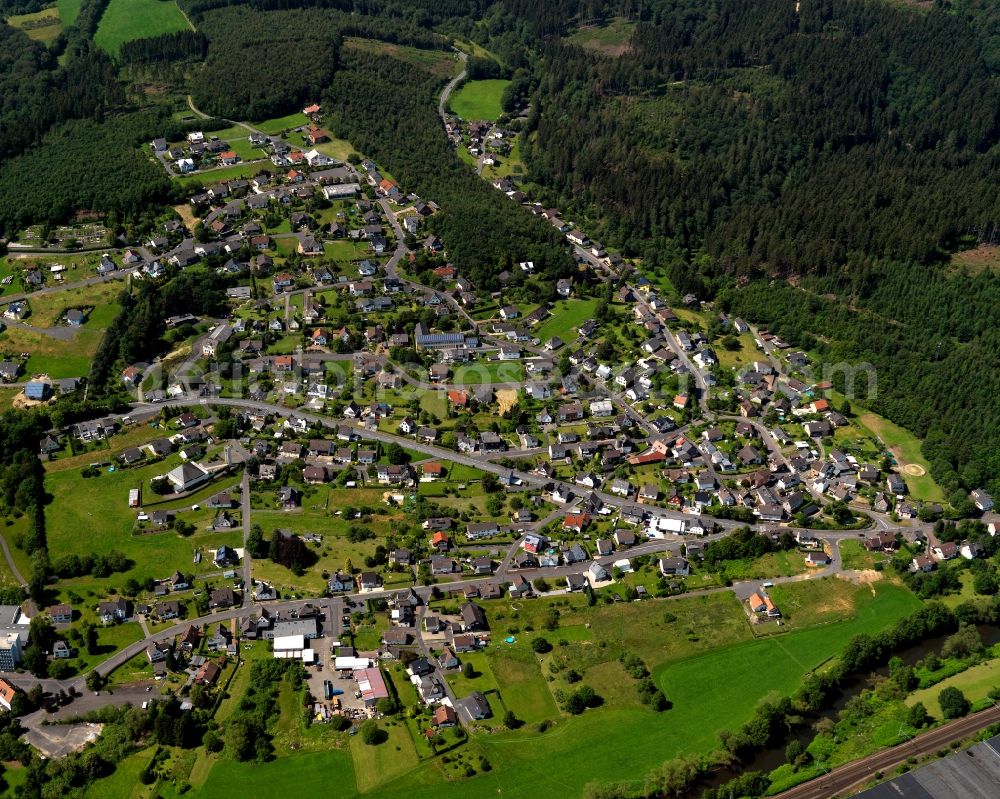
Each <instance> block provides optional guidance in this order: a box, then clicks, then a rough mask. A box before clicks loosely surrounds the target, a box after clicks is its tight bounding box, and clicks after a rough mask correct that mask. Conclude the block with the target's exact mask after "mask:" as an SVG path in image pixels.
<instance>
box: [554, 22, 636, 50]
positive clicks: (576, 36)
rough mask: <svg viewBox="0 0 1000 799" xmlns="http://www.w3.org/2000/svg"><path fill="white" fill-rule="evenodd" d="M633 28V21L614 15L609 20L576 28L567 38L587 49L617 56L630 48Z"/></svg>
mask: <svg viewBox="0 0 1000 799" xmlns="http://www.w3.org/2000/svg"><path fill="white" fill-rule="evenodd" d="M633 30H635V23H634V22H630V21H629V20H627V19H622V18H621V17H615V18H614V19H612V20H610V21H609V22H604V23H601V24H598V25H585V26H583V27H581V28H578V29H577V30H576V31H574V32H573V33H572V34H571V35H570V36H569V37H568V39H569V41H571V42H573V44H576V45H579V46H580V47H585V48H586V49H588V50H596V51H597V52H599V53H604V54H606V55H615V56H617V55H622V54H623V53H627V52H628V51H629V50H630V49H631V48H630V46H629V39H630V38H631V37H632V31H633Z"/></svg>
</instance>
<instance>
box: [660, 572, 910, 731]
mask: <svg viewBox="0 0 1000 799" xmlns="http://www.w3.org/2000/svg"><path fill="white" fill-rule="evenodd" d="M777 589H778V586H775V588H774V589H772V595H773V596H774V598H775V601H776V602H777V603H778V605H779V607H781V604H782V594H781V592H780V591H777ZM783 590H785V591H788V590H789V589H787V588H784V589H783ZM775 594H777V595H776V596H775ZM785 598H788V597H787V595H786V596H785ZM919 606H920V601H919V600H918V599H917V598H916V597H915V596H913V594H911V593H910V592H909V591H907V590H906V589H904V588H900V587H898V586H894V585H878V586H877V587H876V591H875V594H874V596H873V595H872V594H871V593H868V592H859V593H857V594H856V595H855V613H856V615H855V616H854V617H853V618H851V619H850V620H847V621H841V622H837V623H834V624H827V625H825V626H821V627H814V628H812V629H807V630H801V631H798V632H792V633H789V634H787V635H778V636H771V637H769V638H762V639H758V640H755V641H751V642H749V643H742V644H734V645H732V646H728V647H724V648H722V649H718V650H715V651H713V652H710V653H708V654H705V655H701V656H698V657H694V658H690V659H687V660H684V661H681V662H679V663H672V664H669V665H667V666H665V667H663V668H661V669H658V670H657V671H656V672H655V676H656V679H657V682H658V683H659V684H660V686H661V687H662V688H663V691H664V693H665V694H666V695H667V698H668V699H670V700H671V701H672V702H673V703H674V710H673V711H672V712H673V713H676V714H677V715H678V716H680V717H682V718H685V719H690V720H691V721H692V723H691V724H690V725H688V727H687V732H688V735H689V737H690V741H691V746H690V748H691V749H700V748H702V747H705V746H709V745H711V743H712V741H713V740H714V736H715V733H716V732H717V731H718V730H719V729H721V728H723V727H724V726H727V725H732V724H739V723H740V722H741V720H745V719H746V718H748V717H749V716H750V713H751V712H752V711H753V708H754V706H755V705H756V703H757V701H758V700H759V699H760V698H761V697H762V696H764V695H765V694H767V693H768V692H769V691H778V692H780V693H782V694H783V695H787V694H789V693H791V692H792V691H794V690H795V689H796V687H797V686H798V685H799V684H800V682H801V681H802V677H803V676H804V675H805V674H806V673H808V672H809V671H812V670H813V669H816V668H817V667H819V666H821V665H822V664H824V663H825V662H826V661H827V660H829V659H830V658H831V657H834V656H835V655H836V654H837V653H838V652H840V651H841V650H842V649H843V647H844V646H845V644H846V643H847V642H848V640H850V639H851V638H852V637H853V636H855V635H858V634H859V633H872V632H875V631H878V630H881V629H884V628H885V627H887V626H889V625H890V624H892V623H893V622H895V621H896V620H897V619H900V618H902V617H903V616H906V615H907V614H908V613H911V612H913V611H914V610H916V609H917V608H918V607H919ZM800 612H802V611H800ZM811 612H815V611H811ZM737 673H738V674H739V679H733V677H734V675H735V674H737Z"/></svg>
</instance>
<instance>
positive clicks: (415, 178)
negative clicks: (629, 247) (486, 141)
mask: <svg viewBox="0 0 1000 799" xmlns="http://www.w3.org/2000/svg"><path fill="white" fill-rule="evenodd" d="M441 82H442V81H441V79H440V77H438V76H435V75H434V74H432V73H430V72H428V71H425V70H422V69H421V68H419V67H416V66H414V65H413V64H410V63H406V62H403V61H400V60H398V59H395V58H390V57H387V56H386V55H384V54H379V53H367V52H361V51H356V50H352V51H345V53H344V56H343V67H342V69H341V70H339V71H338V73H337V75H336V77H335V78H334V81H333V83H332V84H331V86H330V89H329V91H328V92H327V94H326V95H325V97H324V103H325V105H326V107H328V108H332V109H334V115H333V125H332V127H333V130H334V132H335V134H336V135H338V136H340V137H343V138H346V139H348V140H349V141H350V142H351V143H352V144H354V145H355V146H356V147H358V148H359V149H361V150H362V151H363V152H364V153H366V154H367V155H370V156H371V157H372V158H374V159H375V160H376V162H377V163H379V164H382V165H384V166H385V168H386V169H387V170H389V172H391V173H392V174H393V175H394V176H396V178H397V179H398V180H399V182H400V185H402V186H403V187H404V188H405V189H407V190H413V191H416V192H417V193H419V194H420V195H422V196H424V197H427V198H430V199H433V200H434V201H435V202H437V203H438V204H439V205H440V206H441V209H442V210H441V213H440V214H438V215H435V216H434V217H432V218H431V219H430V222H429V224H430V225H431V227H432V228H433V229H434V231H435V232H436V233H437V234H438V235H440V236H441V238H442V240H444V241H445V242H447V245H448V256H449V259H450V260H451V261H452V262H453V263H455V264H456V265H457V266H459V267H460V268H461V269H462V272H463V274H466V275H468V276H469V278H470V279H471V280H472V281H473V282H474V283H475V284H476V285H477V286H479V287H481V288H494V287H495V286H496V275H498V274H499V273H500V272H501V271H503V270H504V269H510V268H511V267H513V266H516V263H517V262H518V261H521V260H532V261H534V262H535V267H536V269H538V270H539V271H540V272H542V273H543V274H544V275H546V276H547V277H548V278H549V279H550V280H552V281H553V282H554V280H555V279H557V278H558V277H559V276H562V275H565V274H567V273H568V270H571V269H572V268H573V264H572V261H571V260H570V258H569V256H568V255H566V250H565V246H564V245H563V243H562V240H561V236H560V235H559V234H558V233H557V232H556V231H555V230H553V228H552V227H551V226H549V225H547V224H546V223H544V222H542V221H541V220H539V219H537V218H535V217H533V216H531V215H530V214H529V213H528V212H527V211H525V210H524V209H523V208H521V207H519V206H518V205H516V204H515V203H512V202H511V201H510V200H508V199H507V198H506V197H504V196H503V195H501V194H500V193H499V192H497V191H495V190H494V189H493V188H492V187H491V186H490V185H489V184H488V183H486V182H485V181H483V180H482V179H481V178H478V177H477V176H476V175H475V174H473V173H472V172H471V171H470V170H469V169H468V167H466V166H464V165H463V164H461V162H459V161H458V159H457V158H456V157H455V153H454V151H453V150H452V149H451V147H450V145H449V144H448V142H447V140H446V138H445V136H444V135H443V132H442V129H441V122H440V120H439V119H438V117H437V113H436V111H435V109H436V105H437V103H436V95H437V92H438V91H439V90H440V87H441Z"/></svg>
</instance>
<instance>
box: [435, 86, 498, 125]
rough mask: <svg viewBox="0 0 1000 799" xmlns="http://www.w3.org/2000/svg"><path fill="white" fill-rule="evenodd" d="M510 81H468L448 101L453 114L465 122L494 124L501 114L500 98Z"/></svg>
mask: <svg viewBox="0 0 1000 799" xmlns="http://www.w3.org/2000/svg"><path fill="white" fill-rule="evenodd" d="M509 83H510V81H509V80H470V81H467V82H466V83H465V84H464V85H463V86H462V87H461V88H460V89H459V90H458V91H457V92H455V93H454V94H453V95H452V96H451V98H450V99H449V101H448V106H449V107H450V108H451V110H452V112H453V113H455V114H458V116H460V117H461V118H462V119H465V120H484V121H489V122H492V121H493V120H495V119H496V118H497V117H498V116H500V114H501V113H503V111H502V109H501V108H500V98H501V97H502V96H503V92H504V89H506V88H507V86H508V84H509Z"/></svg>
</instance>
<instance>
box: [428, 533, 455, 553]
mask: <svg viewBox="0 0 1000 799" xmlns="http://www.w3.org/2000/svg"><path fill="white" fill-rule="evenodd" d="M431 546H432V547H434V549H436V550H437V551H438V552H447V551H448V547H449V546H451V541H450V540H449V538H448V534H447V533H445V532H443V531H440V530H439V531H438V532H436V533H434V535H432V536H431Z"/></svg>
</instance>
